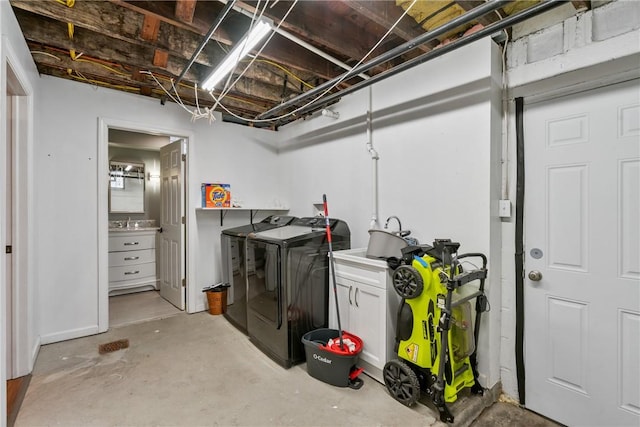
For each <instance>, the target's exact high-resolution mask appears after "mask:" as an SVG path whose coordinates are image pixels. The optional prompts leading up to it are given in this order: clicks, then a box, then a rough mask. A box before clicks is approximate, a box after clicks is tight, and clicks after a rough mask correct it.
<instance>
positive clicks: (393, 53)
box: [258, 0, 510, 119]
mask: <svg viewBox="0 0 640 427" xmlns="http://www.w3.org/2000/svg"><path fill="white" fill-rule="evenodd" d="M509 2H510V1H509V0H492V1H490V2H488V3H485V4H482V5H480V6H478V7H476V8H474V9H472V10H470V11H469V12H467V13H465V14H464V15H460V16H458V17H457V18H454V19H452V20H451V21H449V22H447V23H446V24H444V25H442V26H440V27H438V28H436V29H435V30H432V31H429V32H426V33H424V34H423V35H421V36H418V37H416V38H415V39H413V40H410V41H408V42H405V43H403V44H401V45H399V46H396V47H394V48H393V49H391V50H389V51H388V52H386V53H383V54H382V55H379V56H377V57H375V58H374V59H372V60H371V61H369V62H366V63H364V64H361V65H359V66H357V67H355V68H353V69H351V71H348V72H346V73H344V74H342V75H341V76H338V77H336V78H334V79H331V80H329V81H326V82H324V83H322V84H321V85H318V86H316V87H315V88H313V89H311V90H309V91H307V92H305V93H302V94H300V95H298V96H296V97H295V98H292V99H290V100H289V101H286V102H283V103H282V104H280V105H278V106H276V107H273V108H272V109H270V110H269V111H266V112H264V113H262V114H260V115H259V116H258V118H259V119H264V118H269V117H271V116H273V115H274V114H276V113H278V112H280V111H282V110H284V109H286V108H288V107H291V106H293V105H295V104H297V103H299V102H300V101H302V100H304V99H308V98H311V97H312V96H314V95H317V94H319V93H321V92H323V91H325V90H327V89H328V88H330V87H332V86H333V85H335V84H336V83H337V82H339V81H341V80H347V79H348V78H349V77H352V76H355V75H356V74H359V73H361V72H364V71H368V70H370V69H372V68H373V67H376V66H378V65H380V64H382V63H385V62H387V61H389V60H391V59H393V58H396V57H398V56H400V55H402V54H403V53H406V52H408V51H410V50H411V49H414V48H415V47H416V46H419V45H421V44H423V43H426V42H428V41H431V40H433V39H435V38H437V37H438V36H441V35H442V34H445V33H446V32H448V31H450V30H452V29H454V28H457V27H459V26H460V25H464V24H468V23H469V22H471V21H473V20H474V19H476V18H479V17H481V16H483V15H486V14H487V13H489V12H492V11H494V10H496V9H499V8H500V7H502V6H504V5H505V4H507V3H509ZM418 58H421V57H418ZM396 68H397V67H396ZM374 78H375V77H372V78H371V79H368V80H366V82H371V81H372V80H374ZM360 83H362V82H360Z"/></svg>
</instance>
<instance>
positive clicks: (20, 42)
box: [0, 0, 40, 424]
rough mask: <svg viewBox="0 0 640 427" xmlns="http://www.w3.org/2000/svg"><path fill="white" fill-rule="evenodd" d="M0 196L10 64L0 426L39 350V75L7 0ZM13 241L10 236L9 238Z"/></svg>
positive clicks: (2, 3) (1, 65)
mask: <svg viewBox="0 0 640 427" xmlns="http://www.w3.org/2000/svg"><path fill="white" fill-rule="evenodd" d="M0 34H1V36H0V38H1V40H0V88H1V90H0V112H1V114H0V116H1V117H2V120H1V121H0V165H1V166H0V168H2V170H3V173H0V193H1V194H3V195H4V194H6V191H7V189H6V185H7V183H6V180H5V174H4V165H5V164H6V144H7V138H6V135H7V130H6V120H5V117H6V115H5V114H6V111H7V96H6V84H7V64H10V66H11V68H12V70H13V72H14V73H15V75H16V77H17V79H18V80H19V83H20V85H21V86H22V88H23V89H24V90H25V96H24V97H21V99H20V102H19V106H18V112H19V114H20V115H21V116H20V117H19V125H18V126H19V127H18V132H19V135H18V137H19V139H20V146H19V147H18V149H17V150H16V152H15V153H14V156H15V157H16V158H17V165H16V167H17V170H16V171H15V173H16V174H17V175H18V178H17V182H16V185H17V186H18V187H19V189H20V191H22V192H23V194H20V195H19V197H18V200H17V202H16V205H17V208H18V209H19V212H20V214H21V215H23V216H21V217H20V218H18V219H16V222H15V226H16V227H18V234H19V239H16V240H14V245H15V246H16V249H17V250H19V257H17V258H18V259H17V273H16V274H18V275H19V277H18V278H19V283H18V286H17V287H16V288H14V289H15V293H14V299H13V301H14V302H13V303H14V304H15V305H16V306H15V310H16V311H17V313H16V316H15V318H14V322H15V323H14V325H15V336H14V337H15V340H16V346H15V348H14V372H13V373H8V372H6V352H7V351H8V350H9V349H7V348H6V335H5V332H6V331H5V325H6V324H7V323H6V322H7V318H6V316H7V313H6V304H7V300H6V282H5V277H6V272H5V263H4V257H3V261H2V262H0V323H1V324H2V326H1V327H0V384H1V385H2V386H1V387H0V390H1V391H0V423H1V424H4V422H5V420H6V387H5V381H6V379H7V378H8V377H15V376H21V375H25V374H27V373H28V372H30V371H31V370H32V368H33V363H34V362H35V357H36V354H37V351H38V348H39V346H40V341H39V337H38V333H37V322H38V311H37V307H36V304H37V300H38V295H37V292H36V289H35V280H36V277H37V276H36V274H37V273H36V271H35V268H34V267H35V264H34V263H33V254H34V252H33V250H34V239H33V237H34V233H35V230H34V217H33V199H34V192H33V181H32V180H31V173H32V170H33V165H32V163H31V158H32V150H33V139H34V119H33V115H34V104H35V103H34V99H35V98H36V97H37V95H38V73H37V70H36V67H35V64H34V63H33V60H32V59H31V55H30V53H29V50H28V48H27V45H26V42H25V41H24V39H23V37H22V34H21V32H20V28H19V26H18V23H17V21H16V20H15V17H14V15H13V12H12V10H11V5H10V4H9V2H8V1H6V0H0ZM25 115H29V116H31V117H30V120H26V118H25ZM6 210H7V207H6V205H5V197H0V218H1V220H0V224H1V225H0V242H2V243H0V244H1V245H4V242H6V236H7V230H5V220H4V218H5V217H6ZM14 238H15V237H14Z"/></svg>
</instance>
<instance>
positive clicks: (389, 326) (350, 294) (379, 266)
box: [329, 248, 400, 383]
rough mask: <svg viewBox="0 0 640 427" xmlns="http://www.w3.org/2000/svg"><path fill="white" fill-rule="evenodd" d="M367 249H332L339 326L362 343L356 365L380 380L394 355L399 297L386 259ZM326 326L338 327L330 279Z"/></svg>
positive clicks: (381, 380)
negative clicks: (368, 255)
mask: <svg viewBox="0 0 640 427" xmlns="http://www.w3.org/2000/svg"><path fill="white" fill-rule="evenodd" d="M365 253H366V249H363V248H360V249H348V250H345V251H337V252H334V260H335V276H336V289H337V295H338V308H339V313H340V323H341V325H342V329H343V330H345V331H347V332H350V333H352V334H354V335H357V336H358V337H360V338H361V339H362V341H363V343H364V347H363V349H362V353H360V357H359V363H358V365H359V366H361V367H362V368H364V372H365V373H366V374H368V375H369V376H370V377H372V378H374V379H375V380H377V381H379V382H381V383H382V382H384V380H383V378H382V370H383V368H384V365H385V364H386V363H387V361H388V360H390V359H394V358H396V356H395V353H394V351H393V348H394V345H395V331H396V318H397V312H398V306H399V304H400V297H399V296H398V294H397V293H396V291H395V290H394V289H393V286H392V283H391V276H390V273H389V269H388V267H387V263H386V262H385V261H383V260H377V259H369V258H366V257H365V256H364V254H365ZM329 292H330V294H329V327H330V328H332V329H338V321H337V316H336V303H335V296H334V294H333V279H331V286H330V290H329Z"/></svg>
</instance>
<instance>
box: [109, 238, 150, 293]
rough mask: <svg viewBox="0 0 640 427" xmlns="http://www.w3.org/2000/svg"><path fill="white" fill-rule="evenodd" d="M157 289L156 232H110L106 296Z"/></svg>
mask: <svg viewBox="0 0 640 427" xmlns="http://www.w3.org/2000/svg"><path fill="white" fill-rule="evenodd" d="M152 289H158V276H157V274H156V229H155V228H154V229H152V230H142V231H136V230H126V231H111V232H109V295H121V294H127V293H132V292H139V291H143V290H152Z"/></svg>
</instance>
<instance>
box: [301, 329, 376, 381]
mask: <svg viewBox="0 0 640 427" xmlns="http://www.w3.org/2000/svg"><path fill="white" fill-rule="evenodd" d="M341 342H342V348H340V345H341V344H340V343H341ZM302 344H303V345H304V352H305V355H306V357H307V372H308V373H309V375H311V376H312V377H313V378H316V379H318V380H320V381H323V382H325V383H327V384H331V385H335V386H338V387H351V388H353V389H356V390H357V389H359V388H360V387H362V384H363V382H362V379H360V378H358V375H360V373H361V372H362V368H358V367H356V364H357V363H358V358H359V356H360V352H362V340H361V339H360V338H358V337H357V336H355V335H353V334H350V333H348V332H345V331H342V340H340V332H339V331H338V330H336V329H326V328H323V329H316V330H314V331H310V332H307V333H306V334H304V335H303V336H302Z"/></svg>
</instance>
